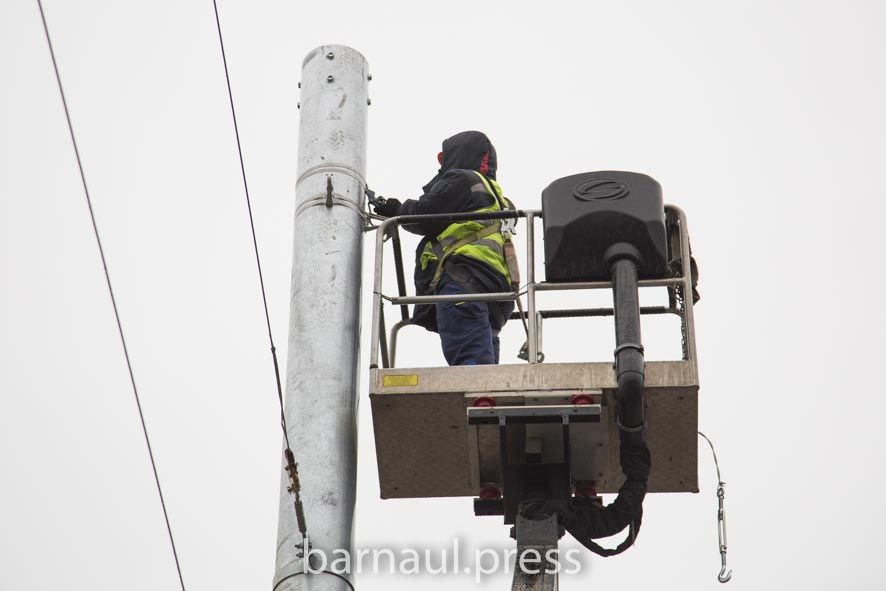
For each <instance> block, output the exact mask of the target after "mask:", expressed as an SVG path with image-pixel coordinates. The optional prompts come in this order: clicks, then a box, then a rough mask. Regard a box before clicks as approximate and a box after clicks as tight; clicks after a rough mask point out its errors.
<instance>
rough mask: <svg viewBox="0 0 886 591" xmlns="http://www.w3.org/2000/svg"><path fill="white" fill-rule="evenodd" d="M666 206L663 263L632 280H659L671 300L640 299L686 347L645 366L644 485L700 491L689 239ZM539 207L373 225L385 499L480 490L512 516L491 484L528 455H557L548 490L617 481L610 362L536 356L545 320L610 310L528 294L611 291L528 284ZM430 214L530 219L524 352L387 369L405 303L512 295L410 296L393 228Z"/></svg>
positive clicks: (376, 384)
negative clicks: (668, 317)
mask: <svg viewBox="0 0 886 591" xmlns="http://www.w3.org/2000/svg"><path fill="white" fill-rule="evenodd" d="M593 188H595V187H592V189H593ZM659 207H661V206H659ZM659 211H661V210H659ZM664 214H665V215H664V228H665V232H666V240H667V250H668V268H667V269H666V270H664V271H663V272H661V273H656V274H655V275H654V276H648V275H647V276H645V277H644V275H643V274H641V275H640V278H639V281H638V282H637V286H638V287H639V288H641V289H642V288H646V287H658V288H662V287H665V288H667V291H668V295H669V298H668V300H669V303H668V305H667V306H660V307H649V308H640V314H641V315H644V314H675V315H677V316H678V317H679V318H680V320H681V329H682V330H681V335H679V336H680V337H681V338H682V349H683V355H682V359H679V360H675V361H647V362H646V363H645V385H644V394H645V401H646V421H647V427H646V438H647V444H648V447H649V449H650V451H651V454H652V457H653V468H652V472H651V475H650V478H649V483H648V485H649V489H648V490H649V492H698V477H697V454H698V448H697V431H698V370H697V366H696V355H695V335H694V323H693V309H692V305H693V296H692V294H693V285H692V276H691V265H690V250H689V237H688V233H687V228H686V218H685V215H684V214H683V212H682V211H681V210H680V209H679V208H677V207H674V206H670V205H668V206H665V207H664ZM542 216H543V214H542V212H541V211H538V210H532V211H510V212H507V211H505V212H491V213H485V214H450V215H442V216H401V217H399V218H390V219H388V220H386V221H385V222H383V223H382V224H381V226H379V228H378V234H377V242H376V251H375V257H376V259H375V283H374V302H373V308H372V315H373V320H372V337H371V338H372V340H371V351H370V387H369V388H370V400H371V405H372V416H373V426H374V431H375V443H376V454H377V459H378V473H379V483H380V488H381V497H382V498H386V499H393V498H416V497H456V496H468V497H477V499H476V500H475V511H476V512H477V514H504V515H505V522H506V523H514V520H513V517H514V513H515V511H514V508H513V507H510V508H509V507H503V508H502V507H501V502H502V501H501V498H499V497H500V495H497V494H496V493H497V492H498V493H500V491H501V489H502V488H505V489H506V488H507V487H508V480H509V478H510V477H511V476H509V474H510V471H509V461H510V460H509V458H511V459H513V458H519V459H518V460H516V461H518V462H524V467H525V462H536V461H537V462H538V464H539V465H544V466H554V468H553V469H554V470H560V468H557V466H560V467H561V468H562V470H561V472H560V473H559V476H557V477H553V476H552V477H551V478H550V482H551V486H553V487H555V488H557V491H555V493H554V496H557V497H562V496H564V495H565V496H572V495H576V496H579V495H584V496H587V495H590V496H594V495H595V494H596V493H615V492H617V491H618V489H619V487H620V486H621V484H622V482H623V480H624V477H623V476H622V473H621V468H620V464H619V427H618V425H617V423H616V412H615V409H616V393H617V383H616V372H615V368H614V364H613V363H612V361H611V360H607V361H589V362H584V363H542V362H541V361H542V360H543V357H542V356H541V355H540V353H539V341H540V333H541V328H542V323H543V321H544V320H545V319H548V318H574V317H588V316H612V315H614V310H613V309H606V308H592V309H579V310H537V309H536V301H535V299H536V293H537V292H538V291H565V290H587V289H612V288H613V283H612V281H611V280H609V279H603V280H600V279H599V278H595V279H594V278H592V280H587V281H563V280H560V281H558V282H546V281H542V282H536V280H535V269H534V261H535V244H534V243H535V235H534V223H535V220H536V219H538V218H542ZM432 217H433V218H437V219H438V221H449V222H455V221H461V220H468V219H471V220H480V219H495V218H520V219H525V220H526V230H525V237H526V247H527V248H526V250H527V252H526V262H525V269H526V277H525V278H524V280H525V281H527V288H526V303H527V306H526V307H527V313H526V314H525V315H524V317H525V318H526V320H527V323H528V332H529V336H528V359H529V362H528V363H525V364H514V365H488V366H461V367H437V368H398V367H394V364H395V359H396V346H397V338H398V333H399V331H400V329H401V328H403V327H404V326H406V325H408V324H409V313H408V306H409V305H410V304H419V303H421V304H424V303H435V302H442V301H447V298H450V299H451V298H457V300H453V301H465V300H479V301H483V300H486V301H488V300H516V299H517V298H518V297H519V296H518V294H517V293H493V294H474V295H457V296H446V295H436V296H408V295H407V294H406V291H405V281H404V275H403V269H402V255H401V253H400V240H399V235H398V226H399V225H401V224H404V223H410V221H418V219H419V218H421V219H422V220H424V219H430V218H432ZM412 218H416V219H415V220H412ZM546 238H547V236H546ZM386 242H390V243H391V244H392V245H393V250H394V260H395V263H396V268H397V269H396V270H397V279H398V281H397V283H398V291H399V294H398V295H397V296H389V295H386V294H384V293H383V292H382V264H383V259H384V250H385V249H384V244H385V243H386ZM548 272H549V274H550V272H551V265H550V264H549V265H548ZM386 304H388V306H387V307H388V309H390V307H391V306H390V305H393V306H394V307H399V308H400V313H401V316H402V319H401V320H399V321H398V322H397V323H396V324H394V325H393V327H392V329H391V331H390V334H388V332H387V328H386V326H385V320H384V317H385V307H386V306H385V305H386ZM517 314H522V312H521V313H516V312H515V316H516V315H517ZM517 317H518V318H519V316H517ZM512 321H513V320H512ZM388 343H390V346H389V344H388ZM542 480H544V478H542ZM564 487H565V490H560V489H561V488H564ZM505 498H507V495H505ZM484 503H485V504H484ZM496 503H498V504H499V505H498V507H497V508H496V507H495V504H496ZM486 511H488V512H486Z"/></svg>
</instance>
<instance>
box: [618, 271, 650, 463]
mask: <svg viewBox="0 0 886 591" xmlns="http://www.w3.org/2000/svg"><path fill="white" fill-rule="evenodd" d="M612 282H613V297H614V303H615V306H614V308H615V372H616V381H617V383H618V397H617V402H618V411H617V420H618V426H619V430H620V431H621V439H622V441H623V442H624V443H627V444H630V445H642V444H644V442H645V441H646V410H645V403H644V397H643V385H644V379H645V376H644V360H643V344H642V339H641V336H640V295H639V291H638V289H637V264H636V263H635V262H634V261H633V260H631V259H629V258H621V259H618V260H616V261H615V263H614V264H613V265H612Z"/></svg>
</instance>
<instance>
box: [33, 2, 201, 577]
mask: <svg viewBox="0 0 886 591" xmlns="http://www.w3.org/2000/svg"><path fill="white" fill-rule="evenodd" d="M37 6H38V7H39V8H40V19H41V20H42V21H43V32H44V33H45V34H46V44H47V45H48V46H49V55H50V57H51V58H52V67H53V69H54V70H55V80H56V82H58V92H59V95H61V99H62V106H63V107H64V109H65V119H67V122H68V131H69V132H70V134H71V144H73V146H74V155H75V156H76V157H77V168H78V169H79V170H80V180H81V182H82V183H83V193H84V194H85V195H86V205H87V206H88V207H89V218H90V220H91V221H92V230H93V233H94V234H95V242H96V244H97V245H98V252H99V255H100V256H101V260H102V267H103V268H104V270H105V282H106V283H107V284H108V293H109V294H110V296H111V305H112V306H113V308H114V318H115V319H116V320H117V332H118V333H119V334H120V343H121V344H122V345H123V355H124V357H125V358H126V368H127V370H128V371H129V382H130V383H131V384H132V393H133V395H134V396H135V405H136V407H137V408H138V418H139V420H140V421H141V425H142V433H144V436H145V445H147V448H148V456H149V457H150V459H151V469H152V470H153V471H154V482H155V483H156V485H157V494H158V495H159V497H160V505H161V507H162V508H163V519H164V520H165V521H166V532H167V533H168V534H169V544H170V546H172V556H173V557H174V558H175V570H176V572H178V581H179V583H181V588H182V591H185V580H184V577H182V569H181V563H180V562H179V559H178V552H177V550H176V548H175V539H174V538H173V536H172V526H171V525H170V522H169V512H168V511H167V510H166V500H165V499H164V498H163V489H162V488H161V486H160V476H159V474H158V473H157V463H156V462H155V461H154V450H153V449H152V447H151V439H150V437H148V427H147V425H146V424H145V415H144V413H143V412H142V403H141V399H140V398H139V395H138V388H137V387H136V385H135V374H134V373H133V371H132V361H131V360H130V358H129V348H128V347H127V346H126V338H125V337H124V336H123V323H122V322H121V320H120V311H119V309H118V308H117V298H116V297H115V296H114V288H113V287H112V285H111V274H110V273H109V272H108V261H107V259H106V257H105V250H104V247H103V246H102V241H101V236H100V235H99V231H98V224H97V223H96V221H95V211H94V210H93V207H92V198H91V197H90V195H89V187H88V186H87V184H86V174H85V173H84V172H83V161H82V160H81V158H80V149H79V148H78V147H77V138H76V137H75V136H74V125H73V124H72V123H71V113H70V111H69V110H68V100H67V98H66V97H65V90H64V87H63V86H62V78H61V74H60V73H59V69H58V62H57V61H56V59H55V50H54V49H53V46H52V39H51V38H50V36H49V25H47V23H46V13H45V12H44V10H43V2H42V1H41V0H37Z"/></svg>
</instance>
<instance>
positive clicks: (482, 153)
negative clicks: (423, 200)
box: [424, 131, 498, 192]
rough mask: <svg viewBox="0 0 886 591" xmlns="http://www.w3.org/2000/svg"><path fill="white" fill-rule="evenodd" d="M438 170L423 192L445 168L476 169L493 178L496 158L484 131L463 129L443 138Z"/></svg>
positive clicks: (496, 163) (438, 156) (496, 162)
mask: <svg viewBox="0 0 886 591" xmlns="http://www.w3.org/2000/svg"><path fill="white" fill-rule="evenodd" d="M437 160H438V162H439V163H440V170H438V171H437V175H436V176H435V177H434V178H432V179H431V180H430V182H428V184H427V185H425V186H424V190H425V192H427V191H428V190H430V188H431V187H432V186H433V185H434V183H435V182H436V181H437V179H439V178H440V175H442V174H443V173H444V172H446V171H447V170H453V169H459V168H460V169H463V170H476V171H477V172H480V173H482V174H484V175H486V176H487V177H489V178H493V179H494V178H495V170H496V168H497V166H498V159H497V158H496V156H495V147H494V146H493V145H492V142H490V141H489V138H488V137H486V134H485V133H481V132H479V131H463V132H461V133H457V134H455V135H454V136H452V137H450V138H447V139H445V140H443V151H442V152H440V153H439V154H438V155H437Z"/></svg>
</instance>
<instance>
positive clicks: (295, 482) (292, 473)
mask: <svg viewBox="0 0 886 591" xmlns="http://www.w3.org/2000/svg"><path fill="white" fill-rule="evenodd" d="M212 7H213V9H214V11H215V26H216V29H217V30H218V45H219V49H220V50H221V56H222V64H223V65H224V70H225V82H226V84H227V87H228V102H229V103H230V105H231V120H232V121H233V124H234V137H235V139H236V140H237V156H238V157H239V160H240V176H241V178H242V179H243V192H244V194H245V195H246V210H247V212H248V213H249V228H250V230H251V231H252V247H253V250H254V252H255V266H256V268H257V269H258V282H259V286H260V287H261V298H262V304H263V306H264V310H265V323H266V324H267V328H268V342H269V343H270V346H271V358H272V359H273V361H274V379H275V380H276V384H277V400H278V402H279V403H280V428H281V429H283V438H284V440H285V441H286V449H285V450H284V452H283V456H284V458H285V460H286V471H287V473H288V474H289V481H290V486H289V492H291V493H292V494H293V495H294V496H295V514H296V520H297V522H298V528H299V531H300V532H301V534H302V536H303V537H307V525H306V523H305V517H304V509H303V507H302V502H301V494H300V492H301V491H300V485H299V479H298V464H296V463H295V459H294V458H295V456H294V455H293V453H292V450H291V449H290V446H289V431H288V429H287V428H286V414H285V412H284V410H283V386H282V385H281V382H280V364H279V362H278V361H277V347H276V346H275V345H274V334H273V331H272V330H271V314H270V312H269V311H268V297H267V293H266V291H265V279H264V275H263V273H262V267H261V256H259V251H258V239H257V238H256V235H255V218H254V216H253V214H252V200H251V199H250V197H249V183H248V182H247V180H246V164H245V163H244V161H243V147H242V145H241V142H240V126H239V125H238V124H237V110H236V109H235V108H234V93H233V91H232V90H231V75H230V72H229V71H228V58H227V55H226V52H225V42H224V38H223V36H222V28H221V19H220V18H219V15H218V3H217V2H216V0H212Z"/></svg>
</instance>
